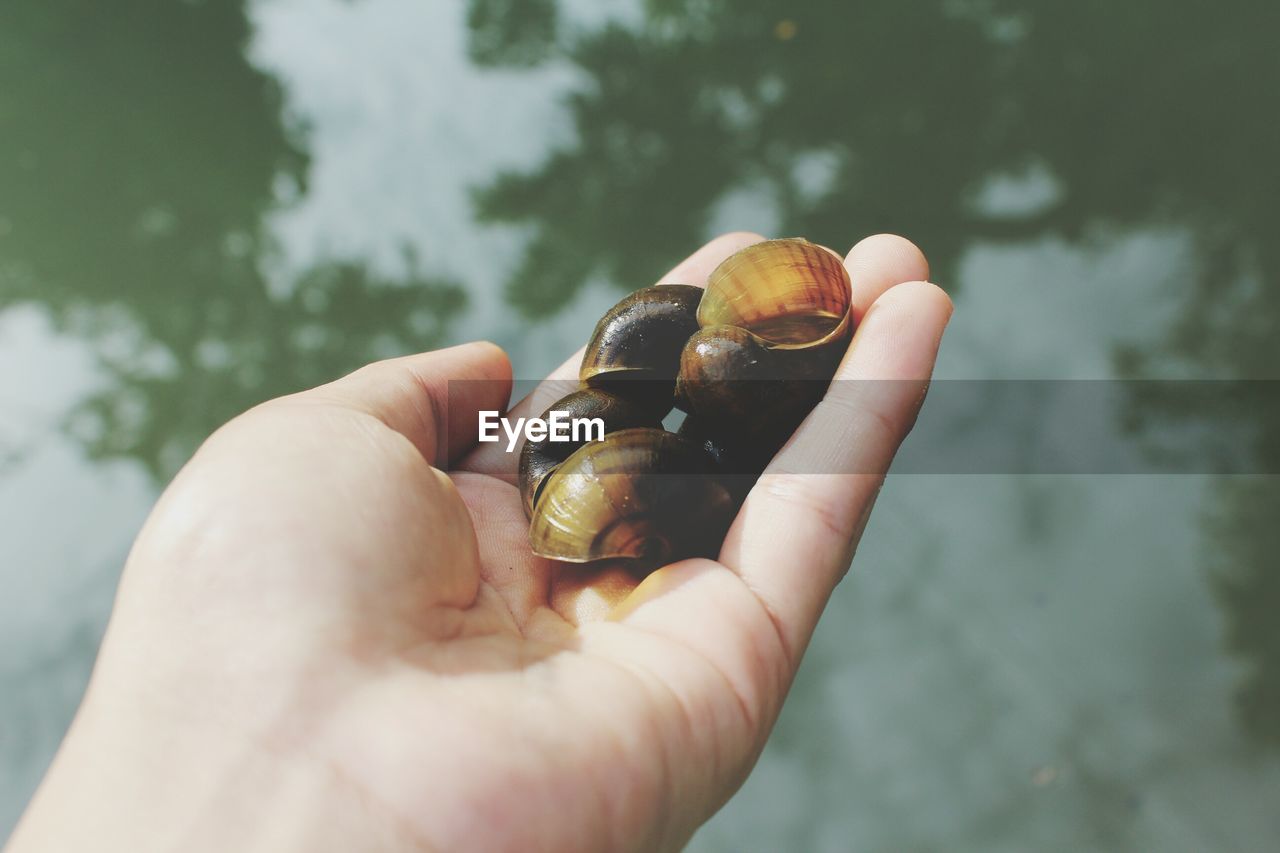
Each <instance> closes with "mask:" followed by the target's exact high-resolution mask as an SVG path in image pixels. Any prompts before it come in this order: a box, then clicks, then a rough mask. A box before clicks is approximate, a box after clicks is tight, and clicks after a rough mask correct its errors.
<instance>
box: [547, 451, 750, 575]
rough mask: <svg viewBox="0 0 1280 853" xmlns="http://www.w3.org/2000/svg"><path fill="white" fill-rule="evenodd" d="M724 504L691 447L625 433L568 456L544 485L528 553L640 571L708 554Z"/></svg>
mask: <svg viewBox="0 0 1280 853" xmlns="http://www.w3.org/2000/svg"><path fill="white" fill-rule="evenodd" d="M732 508H733V502H732V499H731V497H730V495H729V493H728V491H727V490H726V488H725V487H724V485H723V484H722V483H721V482H720V480H719V478H718V477H717V476H716V471H715V461H714V460H713V459H712V458H711V457H710V456H709V455H708V454H707V452H706V451H705V450H704V449H703V448H702V447H700V446H699V445H698V444H697V443H695V442H693V441H690V440H688V439H685V438H681V437H680V436H678V435H675V434H673V433H669V432H665V431H663V430H661V429H648V428H639V429H625V430H621V431H619V432H615V433H611V434H609V435H607V436H606V437H605V440H604V441H599V442H592V443H590V444H587V445H585V446H584V447H582V448H580V449H579V450H577V451H575V452H574V453H573V455H571V456H570V457H569V458H568V459H566V460H565V462H564V463H563V464H562V465H561V466H560V467H559V468H557V469H556V470H555V471H554V472H553V473H552V474H551V476H550V477H549V478H548V479H547V481H546V484H545V486H543V490H542V494H541V496H540V497H539V498H538V506H537V512H535V513H534V515H533V521H532V524H531V525H530V527H529V541H530V544H531V545H532V547H533V552H534V553H535V554H538V555H540V556H543V557H550V558H554V559H557V560H565V561H567V562H571V563H585V562H590V561H592V560H602V559H617V558H627V559H632V560H635V561H636V562H637V563H639V564H641V565H644V566H646V567H655V566H658V565H662V564H664V563H667V562H671V561H673V560H679V559H683V558H685V557H690V556H696V555H701V554H710V553H713V552H714V550H715V549H716V547H717V546H718V545H719V543H720V541H721V539H722V538H723V537H724V533H725V530H726V529H727V528H728V525H729V521H730V520H731V513H732Z"/></svg>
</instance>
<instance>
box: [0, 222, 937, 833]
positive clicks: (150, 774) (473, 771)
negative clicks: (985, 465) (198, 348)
mask: <svg viewBox="0 0 1280 853" xmlns="http://www.w3.org/2000/svg"><path fill="white" fill-rule="evenodd" d="M758 239H761V238H759V237H756V236H754V235H747V234H733V235H728V236H726V237H722V238H720V239H718V240H715V241H713V242H712V243H710V244H708V245H707V246H705V247H704V248H703V249H701V250H699V251H698V252H697V253H695V254H694V255H693V256H691V257H690V258H689V259H688V260H687V261H685V262H684V263H682V264H681V265H680V266H678V267H677V268H676V269H675V270H673V271H672V273H671V274H669V275H668V276H667V277H666V278H665V279H664V280H666V281H683V282H686V283H698V282H701V281H703V280H705V278H706V275H707V273H708V272H709V271H710V270H711V269H712V268H713V267H714V266H715V265H716V264H717V263H718V262H719V261H720V260H722V259H723V258H724V257H726V256H727V255H728V254H730V253H731V252H732V251H735V250H736V249H738V248H741V247H742V246H744V245H747V244H748V243H750V242H754V241H755V240H758ZM846 263H847V264H848V265H849V269H850V272H851V276H852V279H853V284H854V298H855V305H856V308H855V313H856V315H857V316H858V317H859V318H860V320H861V322H860V325H859V329H858V332H857V334H856V337H855V339H854V342H853V344H852V345H851V347H850V351H849V353H848V355H847V356H846V358H845V360H844V362H843V363H842V365H841V368H840V372H839V374H838V378H842V379H893V380H908V381H907V382H902V383H887V384H886V385H885V387H887V388H889V389H890V390H889V391H888V392H887V393H876V394H871V395H865V394H861V393H860V392H859V391H858V388H859V384H858V383H837V385H836V386H833V389H832V391H831V392H829V394H828V398H827V399H826V400H824V402H823V403H822V404H821V405H820V406H819V407H818V409H817V410H815V412H814V413H813V414H812V415H811V416H810V417H809V419H808V420H807V421H806V422H805V424H804V425H803V426H802V427H801V429H800V431H799V432H798V433H797V434H796V436H795V437H794V438H793V440H792V442H791V443H790V444H789V445H788V446H787V447H786V448H784V449H783V451H782V452H781V453H780V454H779V455H778V457H777V458H776V459H775V460H774V463H773V465H772V466H771V467H770V469H769V470H768V471H767V472H766V473H765V475H764V476H763V477H762V478H761V480H760V482H759V483H758V484H757V486H756V488H755V489H754V490H753V491H752V493H751V495H750V496H749V498H748V499H747V501H746V503H745V505H744V506H743V509H742V511H741V512H740V514H739V516H738V518H737V519H736V521H735V522H734V525H733V527H732V529H731V530H730V532H729V535H728V537H727V539H726V541H725V544H724V548H723V550H722V552H721V554H720V559H719V561H718V562H713V561H710V560H686V561H683V562H680V563H675V564H672V565H670V566H666V567H664V568H662V569H660V570H658V571H657V572H654V573H653V574H651V575H649V576H648V577H647V578H645V579H644V580H643V582H641V581H640V580H639V579H637V578H635V577H633V576H632V575H631V574H629V573H628V572H627V571H626V570H625V568H622V567H607V568H603V569H601V568H596V567H592V568H582V567H572V566H566V565H563V564H557V563H553V562H550V561H547V560H543V559H541V558H538V557H535V556H533V555H532V554H531V553H530V551H529V547H528V542H527V522H526V520H525V517H524V513H523V510H522V508H521V503H520V498H519V494H518V492H517V490H516V488H515V486H514V485H513V482H514V477H515V456H514V455H513V454H507V453H504V452H502V450H501V449H500V448H498V447H496V446H493V445H487V446H481V447H479V448H477V447H475V446H474V438H475V435H476V412H477V410H480V409H504V408H506V406H507V403H508V399H507V397H508V396H509V393H510V366H509V364H508V363H507V360H506V357H505V356H504V355H503V354H502V353H501V351H500V350H498V349H497V348H496V347H492V346H490V345H487V344H469V345H465V346H461V347H455V348H453V349H449V350H442V351H439V352H435V353H427V354H424V355H420V356H411V357H408V358H403V359H396V360H393V361H388V362H382V363H379V364H375V365H371V366H370V367H367V368H365V369H363V370H361V371H358V372H356V373H354V374H352V375H350V376H348V377H346V378H344V379H341V380H339V381H337V382H334V383H332V384H330V385H327V386H323V387H321V388H317V389H314V390H312V391H307V392H304V393H302V394H298V395H294V396H292V397H287V398H282V399H280V400H276V401H272V402H270V403H267V404H264V405H263V406H260V407H258V408H257V409H254V410H253V411H251V412H249V413H247V414H245V415H244V416H242V417H240V418H238V419H237V420H235V421H233V422H232V423H231V424H228V425H227V426H226V427H224V428H223V429H222V430H220V431H219V432H218V433H216V434H215V435H214V436H213V437H212V438H211V439H210V440H209V441H208V442H207V443H206V444H205V446H204V447H203V448H202V449H201V450H200V451H199V453H197V455H196V456H195V457H194V458H193V460H192V461H191V462H190V463H189V465H188V466H187V467H186V468H185V469H184V470H183V471H182V472H181V473H180V474H179V476H178V477H177V478H176V479H175V481H174V483H173V484H172V485H171V486H170V488H169V489H168V490H167V491H166V493H165V495H164V496H163V497H162V499H161V501H160V503H159V504H158V505H157V508H156V510H155V512H154V513H153V515H152V517H151V518H150V519H149V520H148V523H147V525H146V527H145V528H144V530H143V533H142V535H141V536H140V537H139V539H138V542H137V544H136V545H135V548H134V551H133V553H132V554H131V555H130V559H129V563H128V566H127V569H126V573H125V577H124V580H123V581H122V585H121V590H120V594H119V598H118V600H117V605H116V610H115V612H114V613H113V616H112V622H111V627H110V629H109V631H108V635H107V638H106V640H105V641H104V645H103V650H102V653H101V656H100V659H99V662H98V666H97V667H96V669H95V673H94V677H93V682H92V684H91V688H90V691H89V694H88V696H87V698H86V701H85V703H84V705H83V706H82V709H81V712H80V715H79V716H78V718H77V722H76V724H75V726H74V727H73V731H72V734H71V735H70V736H69V738H68V741H67V743H66V744H65V745H64V748H63V750H62V752H61V753H60V756H59V758H58V761H57V762H56V764H55V767H54V769H53V771H51V774H50V776H49V778H48V779H47V780H46V783H45V785H44V786H43V788H42V790H41V793H40V794H39V796H38V797H37V800H36V801H35V803H34V804H33V807H32V809H31V810H30V812H29V813H28V815H27V816H26V818H25V819H24V822H23V823H22V824H21V825H20V827H19V830H18V833H17V834H16V835H15V837H14V842H13V843H14V848H13V849H14V850H15V851H16V850H19V849H22V848H23V845H24V844H25V843H30V844H31V845H32V849H41V847H42V845H43V846H44V847H50V843H51V842H52V841H54V840H57V841H58V842H59V844H61V842H63V841H66V840H67V836H66V833H67V832H69V831H74V832H78V833H81V834H80V835H79V836H77V838H78V840H80V841H84V842H91V843H86V844H84V845H82V846H81V849H88V847H93V848H94V849H111V848H112V846H118V847H120V848H121V849H124V848H126V847H127V848H128V849H131V850H141V849H153V848H154V849H171V848H172V847H177V846H181V847H182V848H183V849H184V850H190V849H218V850H225V849H255V848H261V849H271V850H286V849H306V850H308V851H316V850H324V849H336V850H350V849H360V850H370V849H414V850H416V849H440V850H456V849H476V850H557V851H562V850H602V849H610V850H612V849H646V850H649V849H670V848H678V847H679V846H680V845H681V844H683V843H684V842H685V841H686V840H687V839H688V838H689V837H690V836H691V835H692V833H693V832H694V831H695V830H696V828H697V827H698V826H699V825H700V824H701V823H702V822H703V821H704V820H706V819H707V818H708V817H709V816H710V815H711V814H712V813H713V812H714V811H715V810H716V809H717V808H719V806H720V805H722V804H723V803H724V801H725V800H726V799H727V798H728V797H729V796H730V795H731V794H732V793H733V791H734V790H735V789H736V788H737V786H738V785H739V784H740V783H741V782H742V780H743V779H744V778H745V777H746V774H747V773H748V771H749V770H750V768H751V766H752V764H753V763H754V761H755V759H756V757H757V756H758V755H759V752H760V750H761V748H762V747H763V745H764V741H765V739H766V737H767V735H768V733H769V730H770V728H771V727H772V724H773V722H774V720H775V719H776V717H777V714H778V711H779V709H780V706H781V703H782V700H783V698H784V696H785V694H786V691H787V688H788V686H789V684H790V682H791V679H792V677H793V674H794V672H795V668H796V666H797V664H798V662H799V659H800V657H801V655H802V653H803V651H804V648H805V646H806V644H807V642H808V639H809V636H810V634H811V632H812V630H813V627H814V625H815V623H816V621H817V618H818V616H819V614H820V612H821V610H822V607H823V605H824V604H825V602H826V599H827V596H828V595H829V594H830V592H831V589H832V588H833V586H834V585H835V583H836V582H837V581H838V580H839V578H840V577H841V576H842V574H843V573H844V571H845V569H846V568H847V566H848V564H849V560H850V559H851V557H852V553H853V549H854V546H855V544H856V541H857V538H858V536H859V535H860V533H861V529H862V526H863V525H864V524H865V521H866V516H867V513H868V512H869V511H870V507H871V504H872V502H873V501H874V497H875V494H876V492H877V490H878V488H879V485H880V482H881V480H882V478H883V474H884V471H885V470H886V469H887V467H888V464H889V462H890V461H891V459H892V456H893V453H894V452H895V450H896V449H897V446H898V444H899V443H900V441H901V440H902V438H903V437H904V436H905V434H906V432H907V430H909V428H910V425H911V423H912V420H913V418H914V416H915V412H916V409H917V407H918V405H919V402H920V399H921V393H922V390H923V384H924V383H925V382H926V381H927V379H928V376H929V374H930V372H931V369H932V365H933V360H934V357H935V354H936V351H937V346H938V342H939V339H940V337H941V333H942V329H943V327H944V325H945V323H946V320H947V318H948V316H949V314H950V303H949V301H948V300H947V298H946V297H945V296H944V295H943V294H942V293H941V291H939V290H938V289H937V288H935V287H934V286H932V285H929V284H925V283H923V281H924V280H925V279H926V278H927V275H928V271H927V267H926V265H925V262H924V259H923V257H921V256H920V254H919V252H918V251H917V250H916V249H915V247H914V246H912V245H911V244H910V243H907V242H906V241H905V240H902V239H900V238H894V237H888V236H882V237H875V238H870V239H868V240H865V241H863V242H862V243H860V244H859V245H858V246H856V247H855V248H854V249H853V251H852V252H850V255H849V257H848V258H847V260H846ZM903 282H906V283H903ZM585 331H586V330H584V338H585ZM576 362H577V357H575V358H573V359H570V361H568V362H566V366H565V367H564V368H562V369H561V370H559V371H557V372H556V373H555V374H553V377H555V378H565V377H572V376H573V375H574V372H575V368H576ZM451 380H477V381H473V382H457V383H456V384H454V386H453V388H452V393H450V388H449V382H450V381H451ZM555 396H557V394H556V391H555V390H554V389H552V388H551V387H549V386H548V387H547V388H545V389H543V390H541V391H539V392H535V393H534V394H533V395H531V399H529V400H526V401H524V402H522V403H520V404H518V405H517V406H516V407H515V408H514V409H513V414H517V415H527V414H530V413H535V414H536V413H537V412H538V411H540V410H541V409H543V408H545V407H546V406H547V405H549V404H550V403H551V402H553V398H554V397H555ZM448 448H455V449H458V448H461V449H463V450H462V452H461V453H459V452H456V451H455V452H454V453H453V454H452V456H453V457H454V458H449V457H450V455H451V454H450V452H449V450H448ZM433 466H435V467H433ZM818 470H824V471H830V472H833V473H828V474H816V473H811V472H814V471H818ZM443 472H447V473H443ZM834 472H843V473H834ZM104 743H109V744H111V745H112V747H111V748H112V749H113V750H114V752H113V753H111V755H112V758H111V759H110V760H107V761H103V760H101V758H99V759H98V760H93V759H92V758H91V756H92V755H93V754H95V753H99V752H100V751H101V750H102V749H103V746H102V744H104ZM157 768H165V769H167V771H168V772H167V775H166V776H164V779H165V782H164V784H157V783H156V781H155V777H156V770H157ZM90 791H97V792H101V791H113V792H115V793H116V796H117V797H119V798H121V799H126V800H127V801H129V802H135V803H136V802H138V801H144V802H145V803H146V805H145V806H138V805H134V806H132V807H130V808H126V809H123V810H122V809H121V807H120V804H119V803H112V802H111V801H110V798H107V799H106V800H104V798H103V796H102V795H101V794H99V795H98V796H97V797H94V796H91V795H89V792H90ZM77 793H79V794H81V795H82V797H87V798H88V799H89V800H91V801H93V802H95V803H96V805H91V806H90V807H88V808H84V807H81V808H79V809H78V810H77V819H76V821H75V826H74V827H73V828H71V829H69V828H68V825H67V822H66V820H65V816H63V818H62V819H61V820H60V818H59V803H64V802H67V801H68V800H74V799H75V796H76V794H77ZM139 809H142V810H143V812H144V813H143V814H137V813H138V811H139ZM122 811H123V817H122ZM130 815H134V816H136V817H138V819H140V820H144V821H145V822H146V826H147V828H148V830H149V835H147V836H146V837H147V838H148V839H149V841H148V843H141V844H140V843H139V838H138V836H137V834H136V831H137V827H134V831H133V834H131V832H130V829H129V823H128V821H127V820H125V818H128V817H129V816H130ZM63 846H67V847H68V848H70V847H71V846H72V845H69V844H68V845H63Z"/></svg>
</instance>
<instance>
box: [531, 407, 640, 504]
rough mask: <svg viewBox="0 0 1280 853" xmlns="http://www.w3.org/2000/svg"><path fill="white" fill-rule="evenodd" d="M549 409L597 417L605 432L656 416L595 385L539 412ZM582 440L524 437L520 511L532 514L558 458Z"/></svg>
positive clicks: (544, 415) (545, 414) (561, 459)
mask: <svg viewBox="0 0 1280 853" xmlns="http://www.w3.org/2000/svg"><path fill="white" fill-rule="evenodd" d="M552 412H564V413H565V414H566V416H567V417H569V418H600V419H601V420H602V421H604V432H605V435H608V434H609V433H611V432H615V431H617V430H620V429H628V428H631V427H659V426H661V425H662V423H661V418H660V417H654V416H653V415H651V414H649V413H648V412H647V411H646V410H645V409H644V408H643V407H641V406H637V405H635V404H633V403H630V402H628V401H627V400H625V399H623V398H622V397H619V396H618V395H616V394H611V393H610V392H608V391H604V390H601V389H599V388H583V389H580V390H578V391H574V392H573V393H572V394H569V395H567V396H565V397H562V398H560V399H559V400H557V401H556V402H555V403H553V404H552V405H551V407H550V408H548V409H547V410H546V411H545V412H543V413H542V418H543V420H547V419H549V418H550V417H551V413H552ZM584 444H586V442H585V441H552V440H551V439H550V437H548V438H545V439H542V440H541V441H526V442H525V443H524V447H522V448H521V449H520V464H519V468H518V469H517V474H516V478H517V479H516V482H517V483H519V485H520V497H521V499H522V500H523V502H524V514H525V516H526V517H529V518H531V517H532V516H533V508H534V505H535V504H537V502H538V496H539V494H540V493H541V490H542V486H543V485H544V484H545V483H546V480H547V477H549V476H550V475H551V472H552V471H554V470H555V469H556V468H557V467H559V466H560V464H561V463H562V462H564V461H565V460H566V459H568V458H569V456H570V455H572V454H573V452H574V451H576V450H577V449H578V448H580V447H582V446H583V445H584Z"/></svg>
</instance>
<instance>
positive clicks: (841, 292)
mask: <svg viewBox="0 0 1280 853" xmlns="http://www.w3.org/2000/svg"><path fill="white" fill-rule="evenodd" d="M852 307H853V287H852V285H851V283H850V281H849V273H848V271H847V270H846V269H845V268H844V264H843V263H842V262H841V260H840V258H838V257H837V256H836V255H835V254H833V253H832V252H830V251H828V250H827V249H824V248H823V247H821V246H818V245H816V244H814V243H810V242H809V241H808V240H803V239H800V238H789V239H784V240H766V241H764V242H763V243H756V244H754V245H751V246H748V247H747V248H745V249H743V250H741V251H739V252H736V253H735V254H733V255H731V256H730V257H729V258H728V259H726V260H725V261H724V262H723V263H721V264H720V266H718V267H716V268H715V270H714V271H713V272H712V273H711V276H710V277H709V278H708V279H707V290H706V293H705V294H703V297H702V301H701V302H700V303H698V325H700V326H701V327H702V328H704V329H706V328H709V327H712V326H737V327H739V328H742V329H746V330H747V331H749V332H751V333H752V334H754V335H755V336H756V337H758V338H761V339H762V340H763V341H764V342H765V343H766V344H768V345H769V346H770V348H772V349H805V348H809V347H816V346H822V345H824V344H827V343H831V342H834V341H837V340H841V339H843V338H844V337H846V336H847V335H848V334H849V332H850V330H851V326H852V315H851V310H852Z"/></svg>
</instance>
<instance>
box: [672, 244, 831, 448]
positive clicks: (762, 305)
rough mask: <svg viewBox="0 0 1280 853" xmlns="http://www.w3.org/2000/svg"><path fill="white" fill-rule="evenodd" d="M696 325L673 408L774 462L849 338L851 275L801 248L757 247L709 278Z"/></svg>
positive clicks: (821, 252)
mask: <svg viewBox="0 0 1280 853" xmlns="http://www.w3.org/2000/svg"><path fill="white" fill-rule="evenodd" d="M698 318H699V321H700V322H701V324H702V328H701V329H700V330H699V331H698V332H697V333H696V334H694V335H692V336H691V337H690V339H689V341H688V342H687V343H686V345H685V348H684V350H683V352H682V353H681V357H680V374H679V379H678V381H677V386H676V397H677V402H678V404H679V405H680V407H681V408H683V409H684V410H685V411H686V412H688V413H689V414H690V415H691V416H694V417H695V418H696V419H697V421H699V422H700V423H701V424H702V425H703V428H704V429H706V430H709V431H710V432H713V433H716V434H718V435H723V436H732V437H733V439H734V440H736V441H737V442H738V443H739V444H740V445H742V446H743V447H744V448H747V449H750V450H752V451H759V452H768V453H769V454H770V455H772V453H773V452H774V451H776V450H777V449H778V448H779V447H781V445H782V443H783V442H785V441H786V439H787V437H788V436H790V435H791V433H792V432H793V431H794V430H795V428H796V427H797V426H799V425H800V422H801V421H802V420H803V419H804V417H805V416H806V415H807V414H808V412H809V411H810V410H811V409H812V408H813V407H814V405H816V404H817V403H818V401H819V400H821V399H822V395H823V393H824V392H825V391H826V388H827V385H828V384H829V383H830V379H831V376H832V374H833V373H834V372H835V368H836V365H837V363H838V362H839V359H840V357H841V355H842V354H843V352H844V349H845V345H846V343H847V341H848V338H849V336H850V335H851V334H852V326H853V322H852V288H851V286H850V282H849V274H848V272H847V271H846V270H845V268H844V264H843V263H842V262H841V261H840V259H839V258H837V257H836V256H835V255H833V254H832V253H831V252H829V251H827V250H826V249H823V248H822V247H820V246H816V245H814V244H813V243H809V242H807V241H805V240H794V239H793V240H769V241H766V242H764V243H757V244H755V245H753V246H749V247H747V248H746V249H743V250H742V251H740V252H738V253H736V254H734V255H732V256H731V257H730V258H729V259H728V260H726V261H725V262H724V263H722V264H721V265H720V266H719V267H717V268H716V270H715V271H714V272H712V274H711V277H710V278H709V279H708V283H707V292H706V295H705V296H704V297H703V300H702V302H701V304H700V305H699V307H698Z"/></svg>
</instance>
